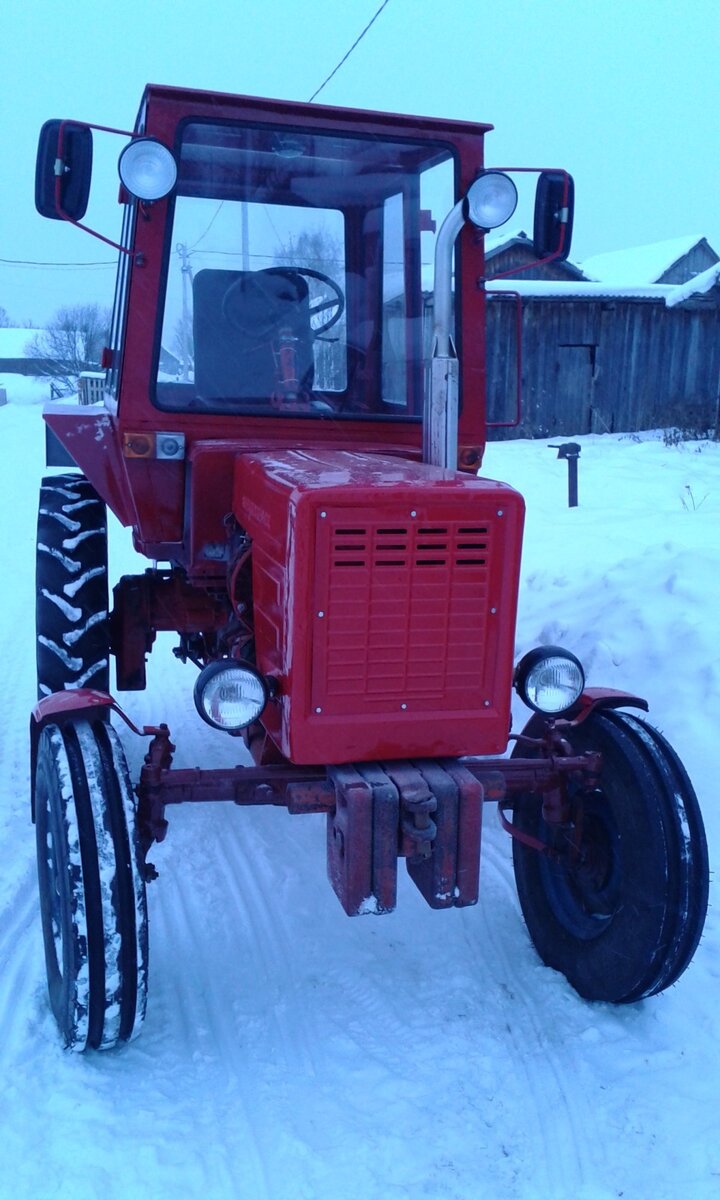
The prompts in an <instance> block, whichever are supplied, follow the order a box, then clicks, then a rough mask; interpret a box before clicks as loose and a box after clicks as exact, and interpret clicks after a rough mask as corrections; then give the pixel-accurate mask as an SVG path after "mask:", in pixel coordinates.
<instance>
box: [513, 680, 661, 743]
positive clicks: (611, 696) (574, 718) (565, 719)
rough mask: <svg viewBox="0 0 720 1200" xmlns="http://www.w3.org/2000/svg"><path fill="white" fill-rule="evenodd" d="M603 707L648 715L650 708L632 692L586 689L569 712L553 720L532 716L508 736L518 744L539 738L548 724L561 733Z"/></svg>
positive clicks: (541, 715)
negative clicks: (524, 740) (627, 709)
mask: <svg viewBox="0 0 720 1200" xmlns="http://www.w3.org/2000/svg"><path fill="white" fill-rule="evenodd" d="M603 708H640V709H642V711H643V712H649V710H650V705H649V704H648V702H647V700H644V699H643V698H642V696H635V695H633V693H632V692H620V691H617V690H616V689H615V688H602V687H590V688H585V691H584V692H583V693H582V695H581V696H580V697H579V698H578V699H577V700H576V701H575V703H574V704H573V706H572V708H570V709H568V711H567V712H566V713H565V714H564V715H563V716H559V717H557V718H555V717H549V716H547V715H546V714H545V713H539V712H536V713H533V715H532V716H531V717H530V720H529V721H528V722H527V724H526V725H525V726H524V727H523V729H522V732H521V733H519V734H515V735H511V738H514V740H515V741H520V740H522V738H524V737H526V738H533V739H537V738H542V737H543V736H544V734H545V732H546V730H547V729H548V728H549V727H550V726H551V725H552V728H553V729H555V730H557V732H558V733H560V734H562V733H564V732H565V731H566V730H568V729H576V728H577V726H578V725H582V723H583V721H587V719H588V717H591V716H592V714H593V713H594V712H597V711H598V710H600V709H603Z"/></svg>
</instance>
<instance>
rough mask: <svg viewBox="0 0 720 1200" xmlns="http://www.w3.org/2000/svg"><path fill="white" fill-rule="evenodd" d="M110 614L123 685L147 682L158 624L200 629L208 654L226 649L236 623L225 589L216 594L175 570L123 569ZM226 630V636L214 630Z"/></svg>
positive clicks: (130, 688) (136, 686) (168, 627)
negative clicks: (147, 658) (128, 572)
mask: <svg viewBox="0 0 720 1200" xmlns="http://www.w3.org/2000/svg"><path fill="white" fill-rule="evenodd" d="M113 597H114V608H113V611H112V613H111V614H110V630H111V647H112V652H113V653H114V655H115V658H116V671H117V685H118V688H119V689H120V690H121V691H138V690H142V689H143V688H144V687H145V656H146V655H147V654H148V653H149V651H150V649H151V648H152V644H153V642H154V640H155V634H156V633H159V632H160V631H161V630H174V631H177V632H178V633H202V634H203V635H205V637H206V639H207V653H206V655H204V656H203V662H204V661H206V660H207V659H209V658H210V657H211V656H219V654H220V653H222V652H223V651H224V652H225V653H229V652H230V650H231V649H232V646H233V644H234V638H235V636H236V633H237V631H236V629H235V628H234V626H233V624H232V622H231V617H232V612H231V605H230V600H229V597H228V596H227V595H223V596H215V595H212V594H210V593H209V592H207V591H205V590H204V589H202V588H199V587H194V586H193V585H192V584H190V583H188V582H187V580H186V578H185V576H184V575H183V574H181V573H180V572H179V571H164V572H158V571H155V572H147V573H146V574H145V575H124V576H123V577H122V579H121V580H120V582H119V583H118V584H116V586H115V587H114V589H113ZM223 632H225V635H226V636H225V639H224V640H223V639H219V640H218V638H217V636H216V637H213V636H212V635H219V634H221V633H223Z"/></svg>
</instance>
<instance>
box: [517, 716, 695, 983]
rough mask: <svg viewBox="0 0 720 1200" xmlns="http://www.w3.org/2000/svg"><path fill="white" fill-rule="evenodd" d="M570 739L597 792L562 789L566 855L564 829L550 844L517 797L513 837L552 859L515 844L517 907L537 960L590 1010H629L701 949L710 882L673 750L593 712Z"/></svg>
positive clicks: (538, 807)
mask: <svg viewBox="0 0 720 1200" xmlns="http://www.w3.org/2000/svg"><path fill="white" fill-rule="evenodd" d="M527 732H529V733H530V734H531V735H532V733H533V722H532V721H531V722H530V726H528V729H527ZM568 739H569V741H570V742H571V744H572V748H573V751H574V752H575V753H576V754H582V753H585V752H586V751H589V750H599V751H600V752H601V754H602V756H603V770H602V774H601V777H600V783H599V786H598V788H596V789H595V791H593V792H592V793H590V794H583V793H582V792H575V793H574V794H573V793H572V789H571V794H570V800H571V804H572V807H573V814H572V828H573V830H577V831H578V832H579V845H578V847H577V853H576V854H575V855H574V856H571V855H568V854H567V853H566V852H565V851H566V847H567V844H568V836H567V829H566V828H562V829H560V830H558V831H556V832H555V834H554V833H553V829H552V827H550V826H548V825H546V823H545V821H544V820H543V817H542V797H540V796H537V795H534V794H528V795H526V796H520V797H518V798H517V800H516V803H515V810H514V819H513V824H514V825H515V827H516V828H517V829H518V830H519V831H521V832H524V833H527V834H530V835H531V836H532V837H534V838H539V839H540V841H543V842H545V843H547V844H550V845H553V839H555V840H554V848H555V849H556V851H559V858H558V859H557V861H553V859H551V858H550V857H548V856H547V855H545V854H543V853H540V852H538V851H537V850H536V849H533V848H531V847H530V846H527V845H524V844H523V843H522V842H521V841H519V840H514V841H513V865H514V868H515V879H516V883H517V888H518V895H519V898H520V905H521V908H522V911H523V916H524V917H525V922H526V924H527V927H528V931H529V933H530V936H531V938H532V941H533V943H534V945H535V948H536V950H537V951H538V954H539V955H540V957H541V959H542V960H543V962H545V963H546V964H547V965H548V966H550V967H554V968H555V969H556V970H558V971H562V972H563V974H564V975H565V976H566V977H567V979H568V980H569V982H570V983H571V984H572V986H573V987H574V988H575V990H576V991H578V992H579V993H580V995H581V996H584V997H585V998H586V999H588V1000H605V1001H609V1002H611V1003H614V1004H629V1003H632V1002H634V1001H636V1000H642V999H644V998H645V997H646V996H652V995H655V994H656V993H658V992H661V991H663V990H664V989H665V988H667V987H670V986H671V984H673V983H675V981H676V980H677V979H678V978H679V977H680V975H681V974H682V972H683V971H684V970H685V968H686V967H687V966H688V964H689V963H690V960H691V959H692V957H693V954H694V953H695V950H696V948H697V945H698V942H699V940H700V936H701V934H702V930H703V925H704V922H705V914H706V910H707V902H708V878H709V870H708V851H707V842H706V839H705V831H704V828H703V822H702V817H701V814H700V808H699V805H698V802H697V798H696V796H695V792H694V791H693V788H692V784H691V783H690V781H689V779H688V777H687V775H686V773H685V770H684V768H683V766H682V764H681V762H680V760H679V758H678V756H677V755H676V754H675V752H674V750H673V749H672V747H671V746H670V745H669V744H668V742H667V741H666V740H665V738H664V737H663V736H662V734H660V733H658V731H657V730H656V729H653V727H652V726H651V725H648V724H647V723H646V722H645V721H641V720H640V719H639V718H637V717H635V716H632V715H631V714H630V713H626V712H616V711H607V712H596V713H594V714H593V715H592V716H591V717H589V718H588V719H587V720H585V721H584V722H583V723H582V724H581V725H580V726H579V727H578V728H577V729H574V730H573V731H572V733H568ZM520 752H521V751H519V750H518V751H516V752H515V753H520ZM523 752H525V753H526V751H523Z"/></svg>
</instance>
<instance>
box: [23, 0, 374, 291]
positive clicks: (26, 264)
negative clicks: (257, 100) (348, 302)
mask: <svg viewBox="0 0 720 1200" xmlns="http://www.w3.org/2000/svg"><path fill="white" fill-rule="evenodd" d="M389 3H390V0H383V2H382V4H381V5H380V7H379V8H378V9H377V11H376V12H375V13H374V15H373V16H372V17H371V18H370V20H369V21H368V23H367V25H366V26H365V28H364V29H363V30H362V32H361V33H359V34H358V36H357V37H356V38H355V41H354V42H353V44H352V46H351V47H350V48H349V50H347V51H346V53H345V54H343V56H342V58H341V59H340V62H339V63H338V64H337V66H336V67H334V68H333V70H332V71H331V72H330V74H329V75H328V76H327V78H326V79H323V81H322V83H321V84H320V87H319V88H316V89H315V91H314V92H313V94H312V96H311V97H310V99H309V100H308V104H312V102H313V100H314V99H315V97H316V96H319V95H320V93H321V91H322V90H323V88H324V87H326V86H327V84H328V83H329V82H330V80H331V79H332V78H333V77H334V76H335V75H337V73H338V71H339V70H340V68H341V67H342V66H343V64H344V63H346V62H347V60H348V59H349V57H350V55H351V54H352V52H353V50H355V49H356V48H357V47H358V46H359V45H360V43H361V41H362V40H363V38H364V37H365V34H366V33H368V31H369V30H370V29H371V28H372V26H373V25H374V24H375V22H376V21H377V19H378V17H379V16H380V14H381V12H382V11H383V9H384V8H387V6H388V4H389ZM221 208H222V202H221V203H220V205H219V206H218V208H217V210H216V212H215V215H214V216H213V218H212V220H211V221H210V224H209V225H208V227H207V229H206V230H205V233H203V234H202V235H201V237H199V238H198V240H197V242H195V243H194V246H193V247H192V248H193V249H194V248H195V246H197V245H198V244H199V242H201V241H202V239H203V238H204V237H205V234H206V233H209V231H210V228H211V226H212V225H213V223H214V221H215V217H217V215H218V213H219V212H220V209H221ZM271 224H272V222H271ZM0 263H4V264H5V265H6V266H11V267H45V268H48V267H49V268H51V269H58V270H67V269H75V270H83V269H85V268H86V267H114V266H115V265H116V263H115V262H114V261H112V262H86V263H70V262H68V263H58V262H54V263H51V262H31V261H29V260H26V259H21V258H0Z"/></svg>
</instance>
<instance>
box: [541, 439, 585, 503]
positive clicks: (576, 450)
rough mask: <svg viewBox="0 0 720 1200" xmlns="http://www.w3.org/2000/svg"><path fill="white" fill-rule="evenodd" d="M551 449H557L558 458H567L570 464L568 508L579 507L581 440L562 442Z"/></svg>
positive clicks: (550, 447) (550, 448) (551, 446)
mask: <svg viewBox="0 0 720 1200" xmlns="http://www.w3.org/2000/svg"><path fill="white" fill-rule="evenodd" d="M548 449H549V450H557V452H558V455H557V456H558V458H565V459H567V465H568V508H577V503H578V459H579V457H580V450H581V449H582V447H581V446H580V443H579V442H562V443H561V445H559V446H553V445H550V446H549V447H548Z"/></svg>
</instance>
